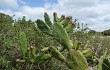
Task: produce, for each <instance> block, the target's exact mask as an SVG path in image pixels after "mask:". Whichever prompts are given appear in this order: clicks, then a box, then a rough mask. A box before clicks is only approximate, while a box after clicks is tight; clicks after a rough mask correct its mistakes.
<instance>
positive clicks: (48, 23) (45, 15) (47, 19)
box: [44, 13, 52, 27]
mask: <svg viewBox="0 0 110 70" xmlns="http://www.w3.org/2000/svg"><path fill="white" fill-rule="evenodd" d="M44 20H45V23H47V25H48V26H49V27H51V26H52V22H51V20H50V17H49V15H48V14H47V13H44Z"/></svg>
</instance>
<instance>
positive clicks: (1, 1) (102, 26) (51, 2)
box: [0, 0, 110, 31]
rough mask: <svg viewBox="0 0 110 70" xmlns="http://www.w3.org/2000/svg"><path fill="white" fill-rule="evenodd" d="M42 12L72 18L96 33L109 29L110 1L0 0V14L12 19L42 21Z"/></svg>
mask: <svg viewBox="0 0 110 70" xmlns="http://www.w3.org/2000/svg"><path fill="white" fill-rule="evenodd" d="M44 12H47V13H48V14H49V15H50V17H52V14H53V12H57V13H58V16H61V15H66V16H72V17H73V19H78V22H80V23H85V24H86V23H87V24H88V27H89V28H90V29H93V30H96V31H103V30H107V29H110V0H0V13H5V14H8V15H10V16H13V15H15V17H14V19H18V18H19V17H22V16H26V19H32V20H36V19H38V18H41V19H43V14H44Z"/></svg>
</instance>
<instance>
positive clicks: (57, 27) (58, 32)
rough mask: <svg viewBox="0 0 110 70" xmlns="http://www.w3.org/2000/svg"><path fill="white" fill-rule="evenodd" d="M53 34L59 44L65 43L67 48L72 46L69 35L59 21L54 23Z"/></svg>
mask: <svg viewBox="0 0 110 70" xmlns="http://www.w3.org/2000/svg"><path fill="white" fill-rule="evenodd" d="M53 34H54V36H55V37H56V38H57V40H58V41H59V42H60V43H61V44H63V45H66V48H67V49H71V48H72V45H71V42H70V40H69V36H68V34H67V32H66V30H65V29H64V28H63V27H62V25H61V24H59V23H55V24H54V26H53Z"/></svg>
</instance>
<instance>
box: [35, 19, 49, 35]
mask: <svg viewBox="0 0 110 70" xmlns="http://www.w3.org/2000/svg"><path fill="white" fill-rule="evenodd" d="M36 24H37V26H38V28H39V29H40V31H42V32H45V33H49V34H50V33H51V30H50V27H49V26H48V25H47V23H45V22H44V21H43V20H41V19H37V21H36Z"/></svg>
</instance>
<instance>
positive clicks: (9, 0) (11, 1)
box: [0, 0, 19, 9]
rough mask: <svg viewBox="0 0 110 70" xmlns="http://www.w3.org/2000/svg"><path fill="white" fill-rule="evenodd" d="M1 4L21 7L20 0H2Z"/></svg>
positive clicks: (0, 0) (8, 6) (7, 6)
mask: <svg viewBox="0 0 110 70" xmlns="http://www.w3.org/2000/svg"><path fill="white" fill-rule="evenodd" d="M0 6H2V7H6V8H12V9H15V8H19V4H18V0H0Z"/></svg>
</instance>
